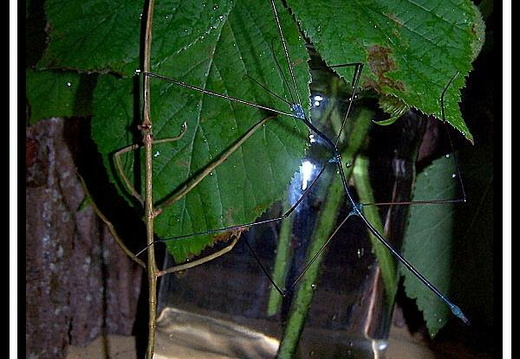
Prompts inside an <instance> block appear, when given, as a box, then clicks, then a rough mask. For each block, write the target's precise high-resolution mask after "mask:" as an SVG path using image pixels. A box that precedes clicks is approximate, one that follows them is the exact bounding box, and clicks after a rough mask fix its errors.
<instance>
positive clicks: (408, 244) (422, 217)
mask: <svg viewBox="0 0 520 359" xmlns="http://www.w3.org/2000/svg"><path fill="white" fill-rule="evenodd" d="M455 170H456V169H455V162H454V160H453V158H447V157H442V158H440V159H438V160H436V161H434V162H433V163H432V165H430V166H429V167H428V168H426V169H425V170H424V171H423V172H421V173H420V174H419V175H418V176H417V181H416V185H415V190H414V198H422V199H424V198H428V199H431V200H434V199H453V198H456V196H457V194H458V193H459V192H460V189H459V188H460V183H459V181H458V179H457V178H453V177H452V174H453V173H455ZM453 214H454V205H453V204H430V205H415V206H412V207H411V209H410V219H409V224H408V227H407V228H406V234H405V239H404V246H403V255H404V256H405V257H406V258H407V259H408V260H409V261H410V262H411V263H413V265H414V266H415V267H416V268H417V269H418V270H419V272H421V273H422V274H423V275H424V276H425V277H426V278H428V280H430V281H431V282H432V283H433V284H434V285H435V286H436V287H438V289H439V290H440V291H441V292H442V293H447V292H448V290H449V283H450V279H451V248H452V242H453V240H454V237H453ZM402 274H403V276H404V277H405V282H404V285H405V290H406V294H407V296H408V297H409V298H412V299H414V298H417V306H418V307H419V309H420V310H421V311H423V313H424V318H425V321H426V324H427V326H428V329H429V331H430V334H431V335H432V336H434V335H435V334H436V333H437V332H438V331H439V329H440V328H442V327H443V326H444V324H445V323H446V320H447V319H448V318H449V316H450V315H451V313H450V311H449V309H448V307H447V306H446V304H445V303H444V302H442V301H441V300H440V299H439V298H438V297H437V296H436V295H435V294H434V293H432V292H431V291H430V290H429V289H428V288H427V287H425V286H424V284H422V283H421V282H420V281H419V280H418V279H417V278H416V277H415V276H414V275H413V274H412V273H410V272H409V271H408V270H406V269H405V268H402Z"/></svg>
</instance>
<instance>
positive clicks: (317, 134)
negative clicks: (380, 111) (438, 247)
mask: <svg viewBox="0 0 520 359" xmlns="http://www.w3.org/2000/svg"><path fill="white" fill-rule="evenodd" d="M270 2H271V7H272V12H273V14H274V19H275V23H276V27H277V31H278V35H279V38H280V39H281V46H282V49H283V56H284V59H285V62H286V63H287V70H288V80H287V78H285V77H284V83H285V84H286V87H287V90H288V96H289V98H290V101H286V100H285V99H284V98H283V97H281V96H277V95H275V96H276V97H277V98H278V99H281V100H282V101H284V102H286V103H287V104H288V106H289V110H288V111H281V110H278V109H275V108H272V107H270V106H265V105H262V104H259V103H255V102H252V101H248V100H243V99H240V98H237V97H233V96H229V95H227V94H221V93H219V92H216V91H212V90H208V89H206V88H203V87H200V86H194V85H190V84H188V83H186V82H182V81H178V80H175V79H173V78H169V77H166V76H163V75H160V74H157V73H152V72H144V73H143V75H144V76H148V77H150V78H153V79H157V80H161V81H163V82H166V83H170V84H174V85H176V86H178V87H181V88H184V89H187V90H189V91H193V92H194V93H195V92H197V93H201V94H203V95H207V96H210V97H215V98H221V99H222V100H226V101H229V102H230V103H233V104H238V105H241V106H242V105H243V106H248V107H251V108H256V109H259V110H261V111H263V112H265V113H268V115H267V116H266V117H265V118H264V119H262V120H261V121H259V122H258V123H256V124H255V125H254V126H253V127H251V128H250V130H249V131H248V132H247V136H244V137H243V140H242V141H239V142H237V143H235V144H234V145H233V146H231V147H230V149H229V150H228V151H226V152H224V155H223V156H221V157H220V159H219V160H217V161H216V162H214V163H213V165H212V166H210V167H208V170H207V171H206V172H204V173H202V175H200V176H199V177H198V179H197V180H196V181H192V182H191V183H189V182H188V183H187V184H186V186H185V190H184V191H183V192H182V195H181V196H174V197H172V198H169V199H168V200H165V201H164V202H163V203H162V204H161V206H160V207H159V208H161V207H162V208H165V207H167V206H168V205H170V204H172V203H174V202H175V201H178V200H179V199H180V198H181V197H182V196H184V195H185V194H186V193H187V192H189V190H191V188H193V187H194V186H196V185H197V184H198V183H199V182H200V179H202V178H203V177H205V176H207V175H211V171H212V170H213V169H215V168H216V166H217V165H219V164H221V163H222V162H224V161H225V160H226V159H227V157H228V156H230V155H231V154H232V153H233V152H234V151H236V150H237V148H239V147H240V145H241V144H242V143H243V142H244V141H246V140H247V139H248V138H249V137H250V136H251V135H253V134H254V132H256V131H257V130H258V129H260V128H261V127H262V126H263V125H264V124H265V123H266V122H267V121H274V119H273V117H274V116H280V115H281V116H286V117H289V118H291V119H293V121H297V122H299V123H301V124H303V125H304V126H305V127H306V128H307V130H308V131H309V132H310V136H311V137H312V139H313V140H314V141H315V142H318V143H319V145H320V146H322V147H323V148H324V149H326V150H327V151H328V153H329V154H330V157H329V160H328V162H329V164H330V165H332V166H335V168H336V171H337V173H338V175H339V177H340V180H341V183H342V187H343V192H344V196H345V200H346V202H347V203H348V204H349V206H350V207H351V211H350V213H348V215H347V217H346V218H345V219H344V220H343V221H341V222H340V223H339V225H338V229H339V228H340V227H341V226H343V224H344V223H345V222H346V221H347V219H348V218H351V217H357V218H359V219H360V220H361V221H362V222H363V223H364V225H365V226H366V228H367V230H368V231H369V232H370V233H371V235H372V236H374V237H375V238H377V240H378V241H379V242H380V243H381V244H382V245H383V246H384V247H386V249H387V250H388V251H389V252H390V253H391V254H392V255H393V256H394V257H395V258H396V259H397V260H398V261H399V262H400V263H401V264H403V265H404V266H405V267H406V268H407V269H408V270H409V271H410V272H411V273H413V274H414V275H415V276H416V277H417V278H418V279H419V280H420V281H421V282H422V283H423V284H424V285H425V286H426V287H427V288H429V289H430V290H431V291H432V292H433V293H435V294H436V295H437V296H438V297H439V298H440V299H441V300H442V301H443V302H444V303H446V305H447V306H448V307H449V309H450V310H451V312H452V313H453V314H454V315H455V316H456V317H458V318H460V320H462V322H464V323H465V324H469V320H468V319H467V317H466V316H465V314H464V313H463V312H462V310H461V309H460V308H459V307H458V306H457V305H455V304H454V303H453V302H452V301H451V300H450V299H448V298H447V297H446V296H445V295H444V294H443V293H442V292H441V291H440V290H439V289H437V287H436V286H435V285H434V284H432V283H431V282H430V281H429V280H428V279H427V278H425V277H424V276H423V275H422V274H421V273H420V272H419V271H418V270H417V269H416V268H415V267H414V266H413V265H412V264H411V263H410V262H409V261H408V260H407V259H406V258H405V257H404V256H403V255H402V254H401V253H400V252H399V251H398V250H397V249H396V248H394V246H393V245H392V244H391V243H390V242H389V241H388V240H387V239H386V238H385V237H384V236H383V235H382V234H381V233H380V231H379V230H378V229H377V228H376V227H375V226H374V225H373V224H372V223H371V221H369V220H368V219H367V217H366V215H365V214H364V208H363V205H362V204H360V203H359V202H358V201H357V200H356V198H355V197H354V195H353V194H352V191H351V189H350V187H349V178H348V176H347V174H346V171H345V169H344V167H343V166H344V161H343V158H342V155H341V152H340V150H339V149H338V142H339V141H340V138H341V136H342V135H343V133H342V131H343V128H344V126H345V123H346V121H347V118H348V117H349V115H350V113H351V110H352V103H353V102H354V99H355V98H356V96H357V93H356V91H357V88H358V87H359V82H360V78H361V74H362V70H363V64H361V63H355V64H348V65H342V66H351V67H353V68H354V71H353V80H352V84H351V87H352V93H351V96H350V101H348V107H347V109H346V111H345V113H346V115H345V117H344V120H343V123H342V125H341V128H340V129H339V132H338V133H337V135H336V137H335V138H331V137H330V136H328V135H326V134H325V133H324V132H322V131H320V130H319V129H318V128H317V127H316V126H315V125H314V124H313V123H312V121H311V120H310V119H309V118H308V117H307V115H306V113H305V110H304V107H303V106H302V103H303V102H302V99H301V98H300V92H299V91H298V84H297V80H296V75H295V73H294V71H293V65H292V62H291V58H290V54H289V46H288V44H287V42H286V38H285V35H284V31H283V28H282V22H281V21H280V17H279V13H278V10H277V8H276V3H275V1H274V0H271V1H270ZM278 68H279V70H280V71H281V66H279V65H278ZM282 76H284V75H283V74H282ZM455 76H456V75H455ZM455 76H454V77H453V78H452V80H451V81H453V79H454V78H455ZM246 80H250V81H252V82H254V83H255V84H256V85H258V87H260V88H263V89H264V90H267V91H269V90H268V89H267V86H266V85H264V84H262V83H261V82H259V81H257V80H256V79H252V78H249V79H246ZM451 81H450V83H448V84H447V86H446V88H445V89H444V91H443V92H442V94H441V96H440V98H441V105H442V111H443V116H444V97H445V93H446V91H447V89H448V88H449V87H450V85H451ZM269 93H271V94H273V95H274V93H272V92H271V91H269ZM324 168H325V167H324ZM456 171H457V173H456V176H457V177H458V178H460V170H459V168H458V166H457V170H456ZM320 176H321V173H319V174H318V175H317V177H316V178H315V179H314V180H313V181H312V182H311V183H310V184H309V186H308V188H307V190H306V191H305V192H304V193H303V194H302V196H301V197H300V198H299V199H297V200H296V201H295V202H294V203H293V205H292V206H291V207H290V208H289V209H287V210H286V211H285V212H284V213H283V214H282V215H280V216H277V217H275V218H268V219H262V220H257V221H253V222H249V223H243V224H239V225H232V226H225V227H221V228H213V229H209V230H204V231H200V232H195V233H189V234H183V235H179V236H175V237H170V238H162V239H158V240H156V241H155V242H154V243H158V242H163V243H170V242H175V241H180V240H182V239H185V238H192V237H199V236H208V235H209V236H211V235H213V236H218V235H219V234H221V233H241V232H244V231H245V230H247V229H249V228H252V227H256V226H261V225H267V224H270V223H276V222H280V221H283V220H285V219H286V218H288V217H289V216H290V215H291V214H292V213H293V212H294V211H295V209H296V208H297V207H298V206H299V204H300V203H301V202H302V201H303V199H304V197H305V196H306V194H307V193H308V192H310V190H311V189H312V187H313V186H314V184H315V183H316V182H317V181H318V179H319V178H320ZM461 186H462V182H461ZM127 187H130V186H127ZM462 193H463V196H462V199H457V200H449V199H442V200H436V201H433V202H432V201H424V202H417V201H414V202H411V201H410V202H401V203H399V204H417V203H438V204H445V203H450V202H460V201H465V193H464V188H463V186H462ZM336 232H337V230H336V231H334V232H333V233H332V234H331V235H330V236H329V237H328V238H327V239H326V241H325V242H324V244H323V245H321V247H320V248H319V250H318V251H317V252H316V253H315V254H314V255H313V256H312V258H310V260H309V261H308V262H307V264H306V265H305V266H304V267H303V269H302V270H301V272H300V274H299V275H298V276H297V277H296V278H295V279H294V280H293V281H292V283H291V284H290V285H289V286H287V287H282V286H280V285H279V284H278V283H277V282H276V281H275V280H272V279H270V280H271V282H272V284H273V286H274V287H275V289H276V290H277V291H278V292H279V293H280V294H281V295H282V296H285V295H287V294H288V293H290V292H291V291H292V290H293V289H294V287H295V286H296V284H297V283H298V282H300V280H301V279H302V278H303V277H304V275H305V273H306V272H307V271H308V269H309V268H310V267H311V266H313V265H316V263H315V262H316V261H317V259H318V257H319V256H320V255H321V253H322V252H323V251H324V250H325V248H326V247H327V246H328V245H329V243H330V242H331V241H332V239H333V238H334V235H335V233H336ZM238 237H239V236H238V235H236V236H235V237H234V238H235V239H234V240H233V241H232V243H231V244H230V245H229V246H228V247H226V248H225V249H224V250H222V251H219V252H217V253H215V255H212V256H210V257H206V258H203V259H201V260H200V261H193V262H191V263H186V264H185V265H184V264H181V265H179V266H175V267H174V268H173V270H171V271H179V270H184V269H187V268H190V267H193V266H195V265H199V264H202V263H204V262H206V261H209V260H212V259H214V258H215V257H217V256H220V255H222V254H224V253H227V252H228V251H230V250H231V249H232V248H233V247H234V245H235V244H236V243H237V241H238ZM147 248H148V247H146V248H144V249H143V250H142V251H141V252H139V253H138V254H137V255H136V256H138V255H140V254H141V253H142V252H144V251H145V250H146V249H147ZM260 265H261V266H262V264H261V263H260ZM262 269H263V270H264V272H265V273H266V274H267V275H268V276H269V278H271V276H270V274H269V272H268V270H267V269H265V268H264V267H262Z"/></svg>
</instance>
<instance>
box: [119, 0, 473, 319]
mask: <svg viewBox="0 0 520 359" xmlns="http://www.w3.org/2000/svg"><path fill="white" fill-rule="evenodd" d="M271 5H272V6H273V9H274V14H275V20H276V24H277V28H278V29H277V30H278V31H280V33H279V37H280V38H281V39H282V48H283V54H284V60H285V61H286V62H288V63H289V67H288V69H289V74H288V75H287V77H286V78H288V79H289V81H290V82H293V84H292V85H295V82H297V80H296V78H297V77H296V75H295V74H293V73H292V69H293V67H292V66H291V61H290V59H289V54H288V50H287V49H288V45H287V43H286V39H285V35H284V34H283V33H281V23H280V21H279V18H278V13H277V10H276V9H275V8H274V6H275V4H274V2H271ZM275 62H276V61H275ZM276 67H278V65H276ZM144 76H145V78H148V79H150V78H156V79H161V80H165V81H164V82H167V83H170V84H174V85H175V87H176V88H178V87H179V85H180V86H181V87H184V88H186V89H188V90H197V91H198V92H199V93H200V94H203V95H210V97H211V96H213V97H216V98H219V97H220V100H222V98H224V99H226V100H234V101H230V103H231V102H234V103H233V104H231V107H238V106H247V105H249V107H252V108H256V109H257V110H258V109H260V110H264V111H267V113H268V114H269V115H266V114H265V113H264V114H263V116H264V118H265V121H268V120H269V121H270V120H272V119H271V118H270V115H271V114H272V113H273V112H277V113H278V114H282V115H285V116H288V117H292V118H293V119H296V120H299V121H296V122H300V123H299V124H296V125H294V127H293V128H285V130H286V131H287V132H290V133H291V132H292V137H293V138H297V141H296V142H300V143H303V141H302V137H301V136H302V134H303V133H304V132H305V131H306V130H307V131H309V130H310V132H312V133H313V135H314V136H316V137H318V138H319V139H320V140H321V141H322V142H324V143H325V147H326V148H328V149H329V151H330V153H331V154H332V156H331V158H330V161H331V163H333V164H335V165H337V168H338V171H339V175H340V178H341V182H342V186H343V189H344V190H345V194H346V195H347V197H349V201H350V203H351V204H352V207H353V209H352V213H351V215H353V216H357V217H359V218H361V219H362V220H363V221H364V222H365V225H366V226H367V227H368V228H369V230H370V232H371V233H372V234H373V235H374V236H376V237H377V238H378V239H379V240H381V241H382V242H383V243H384V242H385V239H384V237H383V236H381V234H379V231H378V230H376V229H375V228H374V227H373V225H372V224H371V222H370V221H369V220H367V218H366V217H365V215H364V214H363V212H362V209H361V207H360V206H359V204H358V203H357V201H356V200H355V199H354V198H352V197H351V194H350V192H349V190H348V179H347V176H346V175H345V172H344V170H343V167H342V163H341V156H340V155H339V152H338V151H337V149H336V144H335V143H334V141H333V140H331V139H330V137H328V136H326V135H325V134H323V133H322V132H321V131H320V130H318V129H317V128H315V127H314V126H313V124H312V123H311V122H310V121H309V120H308V119H307V117H306V116H305V115H304V110H303V107H302V105H301V103H302V101H301V100H297V101H294V100H293V101H291V102H292V103H293V106H292V108H291V109H290V110H291V111H293V112H292V113H291V112H285V111H282V112H280V111H274V110H273V109H272V108H271V107H269V106H267V105H266V106H264V105H260V104H258V103H253V102H250V101H245V100H239V99H238V97H237V98H233V97H230V96H227V95H225V96H222V95H219V92H216V91H213V90H212V91H209V90H206V89H205V88H204V87H198V86H192V85H188V84H187V82H182V83H181V82H179V81H176V80H172V79H169V78H167V77H164V76H162V75H158V74H155V73H152V72H150V71H147V69H146V67H145V68H144ZM359 76H360V70H359V69H358V70H357V71H356V75H355V76H354V78H355V80H354V81H353V82H354V83H355V85H354V86H353V87H354V88H356V87H357V82H358V80H359ZM282 78H283V76H282ZM298 78H300V76H298ZM247 80H248V79H245V81H247ZM255 80H256V79H255ZM258 83H262V82H260V81H259V82H258ZM258 83H257V85H256V87H258ZM281 83H282V87H288V86H286V84H287V80H286V79H285V78H284V80H283V81H281ZM253 87H255V86H253ZM260 87H261V86H260ZM294 87H295V88H296V87H300V86H297V85H296V86H294ZM253 91H254V90H253ZM165 92H166V90H165ZM200 94H199V95H200ZM296 94H298V92H296ZM296 96H298V95H296ZM193 97H197V98H200V97H199V96H197V95H195V94H194V96H193ZM202 97H203V98H204V99H205V98H206V97H207V96H202ZM353 97H354V96H353ZM196 101H197V100H196ZM196 101H195V102H194V103H193V105H196V104H197V102H196ZM204 101H205V100H204ZM235 103H236V104H235ZM294 104H296V105H294ZM201 120H203V121H211V119H210V118H207V119H201ZM270 122H273V121H270ZM257 124H260V125H259V126H258V127H256V125H255V126H253V127H251V129H254V131H257V129H258V128H261V127H263V124H264V123H262V122H257ZM188 127H189V125H188ZM283 127H284V126H283V125H280V127H279V128H278V130H283V129H284V128H283ZM286 127H287V126H286ZM231 130H236V129H234V128H232V127H231V128H228V129H227V131H231ZM254 131H253V130H252V132H251V134H253V132H254ZM248 133H249V132H248ZM298 136H300V137H299V138H298ZM181 140H182V139H179V142H180V141H181ZM236 143H239V142H236ZM241 144H242V143H240V145H239V146H234V145H231V147H230V150H229V151H224V153H223V154H220V155H219V156H218V158H219V159H217V161H216V162H213V163H215V164H217V165H220V163H221V162H219V161H220V159H222V162H223V161H224V160H228V159H231V156H230V155H231V153H232V152H235V151H238V149H239V148H241ZM184 146H186V143H184ZM128 151H129V150H123V151H122V152H120V153H125V152H128ZM162 151H164V150H158V151H157V152H156V153H155V154H154V155H155V159H158V161H160V160H161V152H162ZM118 156H119V155H118ZM116 162H117V163H118V165H117V167H118V168H120V167H122V165H121V162H120V161H119V160H116ZM182 166H185V167H187V166H186V164H180V167H182ZM216 167H217V166H214V167H213V166H212V165H210V166H209V167H206V169H208V171H205V170H201V169H197V171H199V172H197V173H195V175H194V176H192V178H195V180H194V181H192V182H190V181H188V182H186V183H181V184H180V185H179V186H178V190H177V191H174V195H172V196H169V195H168V193H171V192H168V193H167V194H166V195H163V196H156V198H157V197H159V198H161V197H162V198H163V199H162V200H160V201H161V202H162V203H161V204H159V207H160V209H159V211H161V210H162V209H163V208H164V210H166V209H167V208H168V207H169V205H171V204H173V202H177V201H183V200H184V198H185V195H186V194H187V193H188V192H189V190H190V189H191V188H192V187H191V186H192V183H193V184H199V185H202V179H203V178H206V177H212V176H213V177H214V176H215V175H217V174H218V172H217V169H216ZM123 178H124V177H123ZM123 181H124V182H125V183H127V187H130V186H128V183H129V181H128V180H126V179H125V180H123ZM268 187H269V186H268ZM186 189H188V190H186ZM226 215H227V214H226ZM158 218H160V217H158ZM230 218H233V216H232V213H231V214H230ZM276 220H279V219H278V218H276ZM239 222H240V221H239ZM255 223H258V222H255ZM253 225H254V226H256V225H258V224H253V222H249V223H248V222H244V224H243V225H238V226H236V225H234V226H225V225H224V226H222V225H219V224H217V225H214V224H211V223H209V224H208V227H209V228H213V230H214V232H213V233H211V232H208V231H207V230H206V231H205V232H203V233H204V234H206V235H209V236H210V237H211V235H212V234H216V233H217V232H219V233H220V232H224V231H227V230H241V229H242V228H244V227H250V226H253ZM188 233H189V231H188ZM194 234H197V233H194ZM194 234H191V235H186V236H185V237H194ZM162 237H163V238H164V239H163V241H166V240H167V237H166V236H164V235H162ZM331 238H332V237H331ZM176 239H177V241H175V242H179V239H180V238H179V237H177V238H176ZM168 241H169V242H173V240H168ZM154 243H155V242H154ZM205 245H206V244H204V243H202V244H201V247H204V246H205ZM148 248H150V247H148ZM323 248H325V246H323ZM321 251H322V250H321V249H320V251H319V252H321ZM181 252H184V253H183V254H184V255H186V254H192V253H190V252H193V249H187V248H184V249H182V248H181ZM393 254H394V255H398V254H396V252H395V251H394V253H393ZM181 257H182V255H181ZM401 260H402V261H403V260H404V259H403V258H401ZM312 262H314V260H311V263H312ZM405 263H406V262H405ZM182 268H183V269H184V268H185V267H182ZM419 278H421V277H420V276H419ZM422 279H424V278H422ZM424 280H425V279H424ZM282 292H283V290H282ZM439 294H440V293H439ZM440 297H441V298H443V300H447V299H446V298H445V297H444V296H443V295H442V294H440ZM447 303H448V305H449V306H450V307H451V309H452V311H453V312H454V314H455V315H458V316H459V317H461V319H463V320H465V317H464V315H463V314H462V312H460V310H459V309H458V307H456V306H455V305H453V304H452V303H451V302H449V301H448V302H447Z"/></svg>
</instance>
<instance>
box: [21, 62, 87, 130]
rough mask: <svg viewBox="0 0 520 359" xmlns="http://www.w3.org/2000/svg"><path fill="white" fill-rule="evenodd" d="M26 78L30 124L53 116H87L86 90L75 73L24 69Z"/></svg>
mask: <svg viewBox="0 0 520 359" xmlns="http://www.w3.org/2000/svg"><path fill="white" fill-rule="evenodd" d="M26 78H27V91H26V95H27V99H28V101H29V103H30V104H31V114H30V119H29V123H30V124H34V123H36V122H37V121H39V120H42V119H46V118H50V117H53V116H57V117H72V116H87V115H90V107H89V103H88V98H89V91H85V90H86V89H85V87H84V86H82V82H81V76H80V75H79V74H78V73H76V72H71V71H33V70H27V71H26ZM89 89H90V90H92V89H91V88H89Z"/></svg>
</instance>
